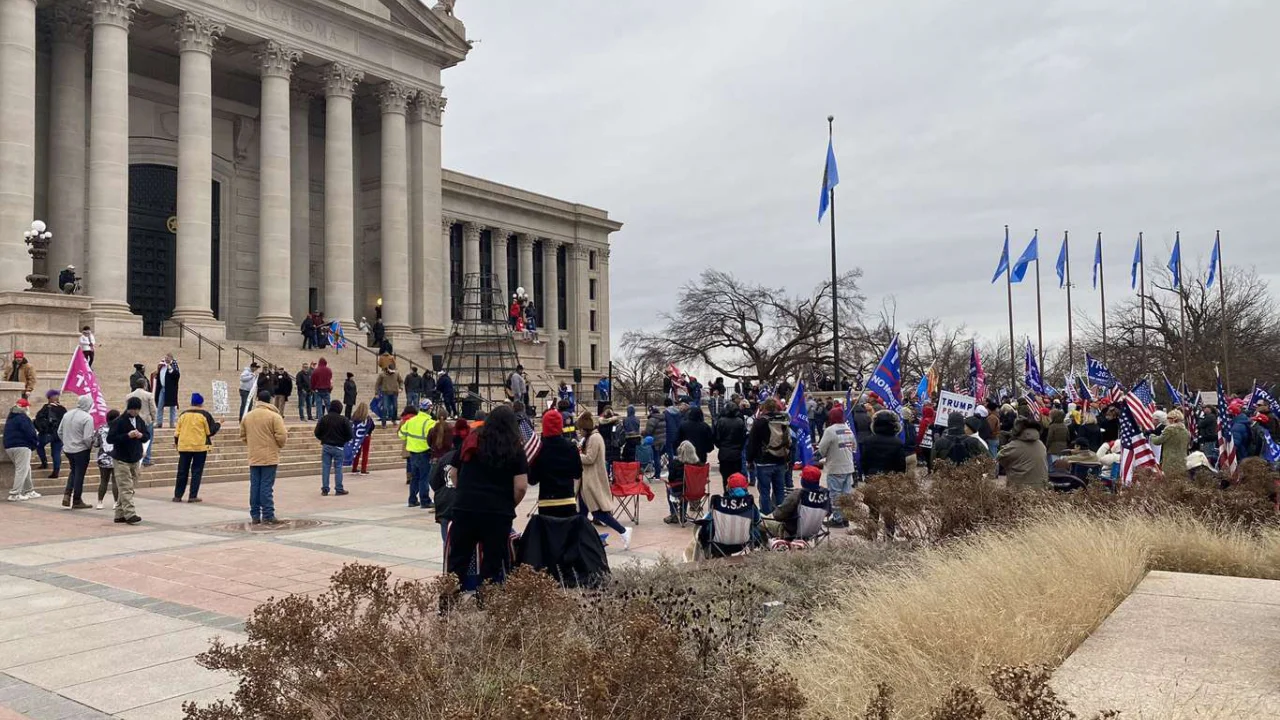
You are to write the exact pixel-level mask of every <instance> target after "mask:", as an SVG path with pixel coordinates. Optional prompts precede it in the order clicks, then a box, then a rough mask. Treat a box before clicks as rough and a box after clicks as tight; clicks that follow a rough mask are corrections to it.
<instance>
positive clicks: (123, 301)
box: [3, 0, 208, 335]
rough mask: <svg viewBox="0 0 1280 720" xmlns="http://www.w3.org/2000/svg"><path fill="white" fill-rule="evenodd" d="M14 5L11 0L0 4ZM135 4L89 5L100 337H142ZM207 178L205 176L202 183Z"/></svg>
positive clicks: (132, 0)
mask: <svg viewBox="0 0 1280 720" xmlns="http://www.w3.org/2000/svg"><path fill="white" fill-rule="evenodd" d="M3 1H4V2H13V0H3ZM138 2H139V0H93V5H92V8H93V82H92V83H91V84H90V87H89V92H90V96H89V108H90V113H91V115H90V118H89V273H90V276H89V281H90V282H89V286H88V290H89V293H90V294H91V295H93V305H92V306H91V308H90V310H91V311H92V312H93V314H94V316H95V321H96V322H97V327H96V328H95V329H96V330H97V331H98V332H99V334H101V333H102V332H103V331H104V329H107V328H108V327H109V328H110V331H111V332H120V333H133V334H137V335H141V334H142V318H140V317H137V316H135V315H132V314H131V313H130V312H129V302H128V292H127V291H128V279H129V273H128V270H129V260H128V258H129V21H130V20H131V19H132V18H133V12H134V10H135V9H137V7H138ZM207 179H208V178H207V177H206V180H207Z"/></svg>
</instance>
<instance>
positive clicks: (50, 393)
mask: <svg viewBox="0 0 1280 720" xmlns="http://www.w3.org/2000/svg"><path fill="white" fill-rule="evenodd" d="M61 394H62V393H60V392H58V389H57V388H49V389H48V390H46V391H45V393H44V396H45V398H46V399H49V398H56V397H58V396H59V395H61Z"/></svg>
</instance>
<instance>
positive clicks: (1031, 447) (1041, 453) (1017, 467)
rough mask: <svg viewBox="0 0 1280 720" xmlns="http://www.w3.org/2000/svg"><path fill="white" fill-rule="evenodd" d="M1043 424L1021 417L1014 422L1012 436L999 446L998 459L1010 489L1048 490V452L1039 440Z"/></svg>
mask: <svg viewBox="0 0 1280 720" xmlns="http://www.w3.org/2000/svg"><path fill="white" fill-rule="evenodd" d="M1039 426H1040V424H1039V423H1037V422H1036V421H1034V420H1031V419H1029V418H1025V417H1020V418H1018V419H1017V421H1016V422H1014V423H1013V437H1012V438H1011V439H1010V440H1009V442H1008V443H1006V444H1004V445H1002V446H1001V447H1000V452H998V453H997V454H996V461H997V462H999V463H1000V465H1001V466H1003V467H1004V471H1005V475H1006V476H1007V479H1006V482H1007V483H1008V485H1009V487H1011V488H1023V489H1029V490H1046V489H1048V487H1049V464H1048V452H1047V451H1046V450H1045V448H1044V443H1042V442H1040V427H1039Z"/></svg>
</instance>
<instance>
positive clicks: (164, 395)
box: [117, 353, 182, 482]
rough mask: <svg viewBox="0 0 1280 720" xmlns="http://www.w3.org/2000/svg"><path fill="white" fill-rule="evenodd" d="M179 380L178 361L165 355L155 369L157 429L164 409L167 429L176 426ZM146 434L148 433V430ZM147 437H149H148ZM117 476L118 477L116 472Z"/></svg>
mask: <svg viewBox="0 0 1280 720" xmlns="http://www.w3.org/2000/svg"><path fill="white" fill-rule="evenodd" d="M181 380H182V371H181V370H179V369H178V361H177V360H176V359H174V357H173V353H170V354H168V355H165V356H164V359H163V360H161V361H160V367H158V368H156V385H155V391H156V427H157V428H162V427H164V415H165V411H166V409H167V410H168V412H169V427H173V426H174V425H175V424H177V422H178V393H179V392H180V388H179V381H181ZM126 414H128V413H126ZM148 432H150V430H149V429H148ZM148 437H150V436H149V435H148ZM117 475H119V473H118V472H117ZM117 482H118V478H117Z"/></svg>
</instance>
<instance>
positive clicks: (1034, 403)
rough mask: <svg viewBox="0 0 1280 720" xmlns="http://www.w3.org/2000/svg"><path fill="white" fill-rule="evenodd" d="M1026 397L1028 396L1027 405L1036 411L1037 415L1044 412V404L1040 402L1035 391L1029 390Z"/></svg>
mask: <svg viewBox="0 0 1280 720" xmlns="http://www.w3.org/2000/svg"><path fill="white" fill-rule="evenodd" d="M1024 397H1026V399H1027V405H1029V406H1030V407H1031V409H1032V411H1034V412H1035V414H1036V417H1040V416H1041V415H1043V414H1044V405H1041V404H1040V398H1038V397H1036V394H1035V393H1032V392H1029V393H1027V394H1026V395H1025V396H1024Z"/></svg>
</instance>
